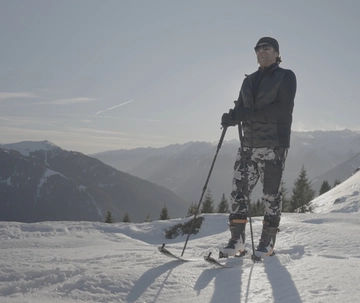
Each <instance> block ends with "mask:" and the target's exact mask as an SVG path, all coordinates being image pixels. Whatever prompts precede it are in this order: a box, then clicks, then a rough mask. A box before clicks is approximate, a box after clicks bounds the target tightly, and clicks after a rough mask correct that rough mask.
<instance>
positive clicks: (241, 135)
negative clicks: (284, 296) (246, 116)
mask: <svg viewBox="0 0 360 303" xmlns="http://www.w3.org/2000/svg"><path fill="white" fill-rule="evenodd" d="M242 131H243V129H242V125H241V122H240V123H239V136H240V146H241V153H242V155H241V156H242V160H243V167H244V177H245V195H246V197H247V203H246V204H247V209H248V216H249V223H250V235H251V246H252V256H251V259H252V260H253V262H254V263H255V261H259V260H261V258H260V257H258V256H256V255H255V245H254V234H253V228H252V221H251V203H250V193H249V176H248V168H247V165H246V158H245V152H244V142H243V141H244V136H243V133H242ZM250 153H252V147H251V146H250ZM250 158H251V155H250Z"/></svg>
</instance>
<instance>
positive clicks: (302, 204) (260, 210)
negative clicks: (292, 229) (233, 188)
mask: <svg viewBox="0 0 360 303" xmlns="http://www.w3.org/2000/svg"><path fill="white" fill-rule="evenodd" d="M338 184H340V181H339V180H337V179H336V180H335V182H334V184H333V187H335V186H337V185H338ZM331 188H332V187H331V186H330V184H329V182H328V181H324V182H323V183H322V185H321V188H320V191H319V196H320V195H322V194H324V193H326V192H327V191H329V190H330V189H331ZM280 192H281V194H282V196H283V205H282V209H283V212H292V213H305V212H312V210H313V208H312V205H311V201H312V200H313V199H314V198H315V190H313V189H312V184H311V181H310V180H309V179H308V177H307V173H306V169H305V166H304V165H303V166H302V168H301V171H300V174H299V176H298V177H297V179H296V180H295V182H294V187H293V189H292V195H291V197H288V191H287V189H286V187H285V183H284V182H281V185H280ZM200 206H201V208H200V209H199V212H198V213H229V212H230V205H229V202H228V200H227V199H226V197H225V194H223V195H222V197H221V200H220V202H219V203H218V205H217V206H215V201H214V199H213V196H212V194H211V190H210V189H208V190H207V192H206V194H205V198H204V200H203V201H202V203H201V205H200ZM197 208H198V205H197V204H196V203H194V202H193V203H192V204H191V205H190V207H189V209H188V213H187V216H191V215H195V214H196V212H197ZM264 211H265V209H264V203H262V202H261V200H260V199H259V200H257V201H256V202H255V203H252V204H251V215H252V216H262V215H264ZM158 219H159V220H169V219H170V216H169V213H168V209H167V207H166V205H164V207H163V208H162V210H161V212H160V215H159V218H158ZM150 221H152V220H151V218H150V215H149V214H148V215H147V216H146V218H145V222H150ZM105 222H106V223H114V222H115V220H114V218H113V216H112V214H111V211H108V212H107V214H106V218H105ZM122 222H126V223H129V222H131V219H130V216H129V214H128V213H125V215H124V217H123V219H122Z"/></svg>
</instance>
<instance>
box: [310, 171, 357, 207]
mask: <svg viewBox="0 0 360 303" xmlns="http://www.w3.org/2000/svg"><path fill="white" fill-rule="evenodd" d="M359 201H360V171H358V172H356V173H355V174H354V175H352V176H351V177H350V178H348V179H347V180H345V181H344V182H342V183H341V184H339V185H338V186H336V187H335V188H332V189H331V190H330V191H328V192H326V193H325V194H322V195H321V196H319V197H317V198H315V199H314V200H313V201H312V205H313V207H314V212H315V213H328V212H345V213H359V210H360V202H359Z"/></svg>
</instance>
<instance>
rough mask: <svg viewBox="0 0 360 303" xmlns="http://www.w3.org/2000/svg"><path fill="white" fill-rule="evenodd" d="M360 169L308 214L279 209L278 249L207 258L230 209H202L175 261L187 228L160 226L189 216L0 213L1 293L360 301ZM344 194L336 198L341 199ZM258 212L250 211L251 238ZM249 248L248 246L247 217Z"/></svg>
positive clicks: (6, 297) (16, 297) (35, 300)
mask: <svg viewBox="0 0 360 303" xmlns="http://www.w3.org/2000/svg"><path fill="white" fill-rule="evenodd" d="M358 184H360V173H357V174H356V175H354V176H352V177H351V178H349V180H347V181H345V182H343V183H342V184H340V185H338V186H337V187H336V188H335V189H333V190H331V191H330V192H328V193H326V194H325V195H322V196H321V197H319V198H316V199H315V200H314V201H313V204H314V206H315V207H316V211H317V212H319V213H311V214H288V213H284V214H283V216H282V220H281V225H280V228H281V232H280V233H279V234H278V237H277V242H276V255H275V256H273V257H268V258H265V259H264V261H263V262H257V263H255V264H254V263H253V262H252V261H251V259H250V255H248V256H246V257H244V258H236V259H228V260H223V261H222V262H224V263H225V264H226V265H228V266H231V268H219V267H215V266H212V265H209V264H208V263H206V262H205V261H204V260H203V256H204V255H207V254H208V253H209V252H213V256H215V257H216V255H217V252H218V249H219V248H220V247H221V246H222V245H224V244H225V243H226V242H227V240H228V237H229V231H228V229H227V215H226V214H208V215H205V220H204V222H203V225H202V227H201V229H200V231H199V233H198V234H197V235H192V236H191V237H190V241H189V243H188V245H187V249H186V251H185V254H184V258H186V259H191V261H190V262H180V261H178V260H174V259H171V258H168V257H166V256H164V255H162V254H160V253H159V252H158V249H157V247H158V246H161V245H162V243H165V244H166V248H167V249H169V250H170V251H171V252H172V253H174V254H175V255H177V256H180V255H181V252H182V249H183V246H184V242H185V239H186V236H179V237H177V238H175V239H171V240H169V239H165V238H164V230H165V229H167V228H169V227H172V226H173V225H175V224H178V223H180V222H185V221H187V220H189V219H190V218H186V219H172V220H168V221H154V222H150V223H141V224H140V223H139V224H134V223H115V224H105V223H99V222H41V223H32V224H27V223H16V222H0V302H1V303H15V302H16V303H20V302H21V303H24V302H26V303H45V302H46V303H48V302H139V303H140V302H141V303H145V302H146V303H147V302H172V303H176V302H196V303H198V302H212V303H218V302H223V301H226V302H227V303H230V302H248V303H250V302H254V303H263V302H264V303H265V302H266V303H268V302H276V303H278V302H280V303H282V302H283V303H289V302H291V303H300V302H326V303H328V302H330V303H331V302H336V303H337V302H342V303H345V302H349V303H353V302H358V301H359V298H358V296H359V293H360V286H359V283H358V279H359V276H360V244H359V241H358V235H359V234H360V215H359V214H360V213H359V212H358V209H359V207H358V206H359V194H358V191H359V187H358ZM339 201H341V203H340V202H339ZM261 221H262V218H260V217H256V218H253V230H254V240H255V241H256V242H257V239H259V237H260V233H261V228H262V223H261ZM246 236H247V244H246V246H247V249H248V250H249V251H250V252H251V245H250V235H249V224H248V226H247V231H246Z"/></svg>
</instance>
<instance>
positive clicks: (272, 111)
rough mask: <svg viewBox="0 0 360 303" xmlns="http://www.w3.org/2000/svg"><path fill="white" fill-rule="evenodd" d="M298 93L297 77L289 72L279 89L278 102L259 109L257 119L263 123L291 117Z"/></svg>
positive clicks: (256, 114) (256, 113)
mask: <svg viewBox="0 0 360 303" xmlns="http://www.w3.org/2000/svg"><path fill="white" fill-rule="evenodd" d="M295 93H296V76H295V74H294V73H293V72H292V71H291V70H289V71H288V72H287V73H286V75H285V76H284V79H283V81H282V83H281V85H280V87H279V91H278V94H277V97H276V101H275V102H274V103H272V104H269V105H267V106H265V107H264V108H262V109H258V110H257V111H256V112H255V119H256V120H259V121H263V122H268V121H277V120H282V119H286V118H287V117H289V116H290V117H291V115H292V112H293V108H294V99H295Z"/></svg>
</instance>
